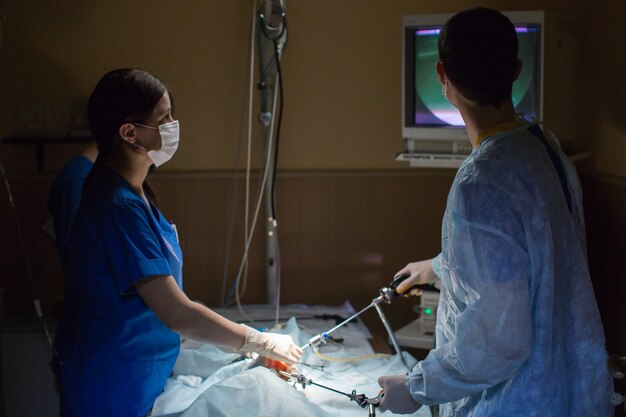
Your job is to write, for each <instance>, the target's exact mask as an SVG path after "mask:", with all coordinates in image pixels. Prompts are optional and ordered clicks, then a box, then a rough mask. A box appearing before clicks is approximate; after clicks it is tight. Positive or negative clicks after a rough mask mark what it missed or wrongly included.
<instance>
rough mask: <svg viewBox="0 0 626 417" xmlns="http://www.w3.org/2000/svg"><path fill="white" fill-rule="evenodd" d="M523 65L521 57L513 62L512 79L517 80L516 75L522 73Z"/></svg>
mask: <svg viewBox="0 0 626 417" xmlns="http://www.w3.org/2000/svg"><path fill="white" fill-rule="evenodd" d="M523 67H524V63H523V62H522V60H521V59H518V60H517V61H516V62H515V71H514V72H513V81H515V80H517V77H519V75H520V74H521V73H522V68H523Z"/></svg>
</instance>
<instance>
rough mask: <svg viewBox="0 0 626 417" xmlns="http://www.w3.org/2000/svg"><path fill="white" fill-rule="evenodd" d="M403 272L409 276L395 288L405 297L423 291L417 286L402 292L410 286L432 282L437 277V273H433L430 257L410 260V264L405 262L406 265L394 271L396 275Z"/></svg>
mask: <svg viewBox="0 0 626 417" xmlns="http://www.w3.org/2000/svg"><path fill="white" fill-rule="evenodd" d="M405 274H409V275H410V277H408V278H407V279H405V280H404V281H402V282H401V283H400V285H398V288H396V291H398V293H399V294H403V295H404V296H405V297H406V296H409V295H420V294H422V292H423V291H422V290H420V289H417V288H415V289H413V290H411V292H410V293H407V294H404V293H405V292H406V291H407V290H408V289H409V288H411V287H412V286H414V285H418V284H432V283H434V282H435V281H437V279H438V277H437V274H435V271H433V260H432V259H427V260H425V261H419V262H411V263H410V264H407V266H405V267H404V268H402V269H401V270H399V271H398V272H396V275H395V276H396V277H397V276H399V275H405Z"/></svg>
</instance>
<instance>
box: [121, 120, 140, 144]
mask: <svg viewBox="0 0 626 417" xmlns="http://www.w3.org/2000/svg"><path fill="white" fill-rule="evenodd" d="M119 134H120V137H121V138H122V139H123V140H125V141H126V142H128V143H135V138H136V137H135V126H133V124H132V123H123V124H122V125H121V126H120V129H119Z"/></svg>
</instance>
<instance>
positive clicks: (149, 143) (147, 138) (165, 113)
mask: <svg viewBox="0 0 626 417" xmlns="http://www.w3.org/2000/svg"><path fill="white" fill-rule="evenodd" d="M173 120H174V119H173V118H172V103H171V102H170V95H169V94H168V93H167V92H165V94H163V97H161V99H160V100H159V101H158V102H157V104H156V105H155V106H154V108H153V109H152V114H150V117H148V118H147V119H146V120H145V122H144V124H145V125H146V126H152V127H157V128H158V127H159V126H160V125H162V124H164V123H169V122H171V121H173ZM136 135H137V139H138V142H139V143H140V145H141V146H142V147H143V148H145V149H146V150H149V151H153V150H154V151H156V150H159V149H161V146H162V143H161V136H160V134H159V130H158V129H148V128H142V127H141V126H137V127H136Z"/></svg>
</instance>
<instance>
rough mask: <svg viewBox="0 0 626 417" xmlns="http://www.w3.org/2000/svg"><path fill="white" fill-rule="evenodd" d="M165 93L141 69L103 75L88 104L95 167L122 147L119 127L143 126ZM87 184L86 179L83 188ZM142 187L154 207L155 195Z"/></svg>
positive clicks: (124, 69) (117, 71)
mask: <svg viewBox="0 0 626 417" xmlns="http://www.w3.org/2000/svg"><path fill="white" fill-rule="evenodd" d="M166 92H167V87H166V86H165V84H163V82H162V81H161V80H159V79H158V78H157V77H155V76H154V75H152V74H150V73H149V72H147V71H144V70H140V69H133V68H119V69H116V70H113V71H110V72H108V73H106V74H105V75H104V76H103V77H102V78H101V79H100V81H98V84H96V87H95V88H94V90H93V92H92V93H91V95H90V96H89V101H88V102H87V118H88V120H89V129H90V130H91V133H92V135H93V137H94V139H95V140H96V143H97V144H98V152H99V153H98V158H97V159H96V166H99V165H100V163H101V162H102V160H103V159H106V158H107V157H108V156H109V155H110V154H111V153H112V152H114V150H115V149H116V147H118V146H123V139H122V138H120V136H119V128H120V126H121V125H122V124H123V123H126V122H137V123H145V120H146V119H147V118H148V117H149V116H150V115H151V114H152V111H153V109H154V106H156V104H157V103H158V101H159V100H160V99H161V98H162V97H163V94H165V93H166ZM94 168H95V167H94ZM94 171H95V169H93V170H92V172H94ZM90 182H91V181H90V178H87V179H86V180H85V187H87V186H88V184H89V183H90ZM143 187H144V191H145V192H146V194H147V195H148V197H149V198H150V199H151V200H152V201H153V202H154V203H155V204H156V195H155V193H154V191H153V190H152V187H150V185H149V184H148V182H147V181H145V182H144V184H143Z"/></svg>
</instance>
